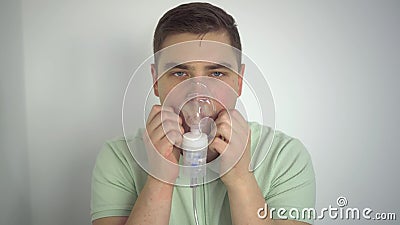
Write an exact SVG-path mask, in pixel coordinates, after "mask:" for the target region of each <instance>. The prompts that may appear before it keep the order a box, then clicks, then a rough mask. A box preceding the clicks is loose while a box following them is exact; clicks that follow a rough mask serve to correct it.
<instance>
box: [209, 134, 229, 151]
mask: <svg viewBox="0 0 400 225" xmlns="http://www.w3.org/2000/svg"><path fill="white" fill-rule="evenodd" d="M227 147H228V144H227V143H226V142H225V141H223V140H222V139H221V138H215V139H214V140H213V142H212V143H211V144H210V145H209V148H210V149H211V150H213V151H216V152H218V153H219V154H222V153H223V152H224V151H225V150H226V148H227Z"/></svg>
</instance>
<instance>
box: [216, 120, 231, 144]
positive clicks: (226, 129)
mask: <svg viewBox="0 0 400 225" xmlns="http://www.w3.org/2000/svg"><path fill="white" fill-rule="evenodd" d="M215 137H219V138H221V139H222V140H223V141H225V142H226V143H229V141H230V140H231V137H232V127H231V125H230V123H229V122H225V121H218V122H217V123H216V131H215Z"/></svg>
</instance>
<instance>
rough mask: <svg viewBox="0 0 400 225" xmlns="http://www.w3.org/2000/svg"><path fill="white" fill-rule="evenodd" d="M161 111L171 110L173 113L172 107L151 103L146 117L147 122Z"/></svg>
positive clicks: (150, 121)
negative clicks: (151, 105)
mask: <svg viewBox="0 0 400 225" xmlns="http://www.w3.org/2000/svg"><path fill="white" fill-rule="evenodd" d="M161 112H163V113H164V112H172V113H175V111H174V109H173V108H172V107H166V106H161V105H153V107H152V108H151V111H150V114H149V116H148V118H147V124H150V123H152V122H153V120H154V119H155V118H156V116H157V115H158V114H160V113H161Z"/></svg>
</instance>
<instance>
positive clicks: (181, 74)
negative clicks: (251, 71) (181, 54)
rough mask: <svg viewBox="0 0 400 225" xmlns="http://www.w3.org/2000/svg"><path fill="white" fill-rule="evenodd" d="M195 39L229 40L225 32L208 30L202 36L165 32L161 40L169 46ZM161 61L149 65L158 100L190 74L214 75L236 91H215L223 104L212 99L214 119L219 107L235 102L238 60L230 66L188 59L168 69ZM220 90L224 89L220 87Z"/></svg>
mask: <svg viewBox="0 0 400 225" xmlns="http://www.w3.org/2000/svg"><path fill="white" fill-rule="evenodd" d="M200 38H201V39H200ZM195 40H205V41H215V42H221V43H224V44H227V45H230V44H231V43H230V40H229V37H228V35H227V34H226V33H225V32H210V33H207V34H205V35H204V36H203V35H201V36H199V35H198V34H192V33H180V34H174V35H169V36H167V38H166V39H165V41H164V42H163V45H162V48H165V47H168V46H172V45H174V44H178V43H181V42H186V41H195ZM217 50H218V49H217ZM211 54H212V52H211ZM230 55H232V54H230ZM160 64H161V65H153V66H152V74H153V80H154V93H155V95H156V96H157V97H159V98H160V102H161V104H163V103H164V101H165V99H166V97H167V95H168V93H170V91H171V90H172V89H173V88H174V87H176V86H177V85H178V84H179V83H181V82H182V81H184V80H187V79H190V78H196V77H204V76H206V77H211V78H215V79H218V80H220V81H222V82H224V83H225V84H226V85H228V86H229V87H231V88H232V90H233V91H234V92H235V93H236V96H235V97H232V96H229V97H227V95H228V94H227V93H226V94H225V96H224V93H219V94H218V96H220V98H221V99H219V100H221V102H223V103H224V106H225V107H224V106H222V104H221V103H220V102H218V101H215V100H212V101H213V103H214V105H215V108H216V113H215V115H213V118H214V119H215V118H216V117H217V115H218V113H219V112H220V111H221V110H222V109H224V108H226V109H233V108H234V107H235V104H236V98H237V97H238V96H240V95H241V91H242V76H243V72H244V65H237V61H236V65H231V68H228V67H226V66H223V65H221V64H218V63H211V62H205V61H190V62H187V63H182V64H178V65H176V66H174V67H172V68H171V69H169V70H167V71H165V69H164V68H162V63H160ZM155 66H157V68H155ZM157 71H158V73H162V74H158V73H157ZM157 79H158V80H157ZM221 90H223V88H222V89H221Z"/></svg>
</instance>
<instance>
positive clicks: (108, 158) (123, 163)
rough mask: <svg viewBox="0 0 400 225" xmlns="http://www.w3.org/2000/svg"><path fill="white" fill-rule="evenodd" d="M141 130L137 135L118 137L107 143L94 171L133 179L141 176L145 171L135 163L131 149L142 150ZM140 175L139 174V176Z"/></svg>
mask: <svg viewBox="0 0 400 225" xmlns="http://www.w3.org/2000/svg"><path fill="white" fill-rule="evenodd" d="M141 132H142V131H141V130H139V131H138V133H137V134H136V135H134V136H133V135H132V136H118V137H114V138H111V139H108V140H107V141H105V143H104V145H103V147H102V149H101V151H100V152H99V154H98V156H97V159H96V165H95V168H94V170H95V171H97V172H98V173H99V172H102V171H103V172H102V173H114V174H121V173H122V172H123V173H124V175H125V176H127V175H129V176H131V177H134V176H137V175H139V174H141V173H142V172H143V171H142V169H141V168H140V166H139V165H138V164H137V162H136V161H135V159H134V157H133V155H132V151H131V148H133V147H140V148H141V143H142V139H141V136H140V134H141ZM138 173H139V174H138Z"/></svg>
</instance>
